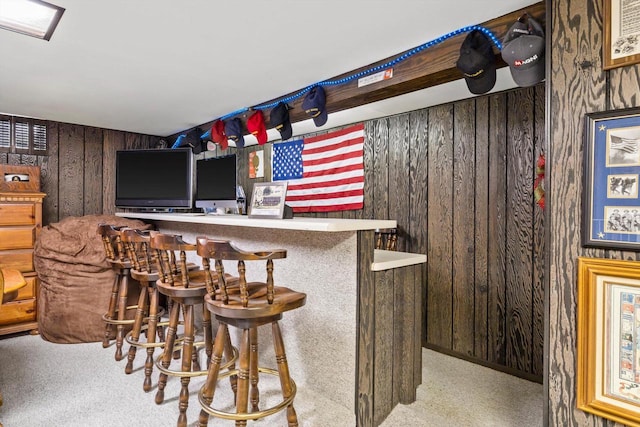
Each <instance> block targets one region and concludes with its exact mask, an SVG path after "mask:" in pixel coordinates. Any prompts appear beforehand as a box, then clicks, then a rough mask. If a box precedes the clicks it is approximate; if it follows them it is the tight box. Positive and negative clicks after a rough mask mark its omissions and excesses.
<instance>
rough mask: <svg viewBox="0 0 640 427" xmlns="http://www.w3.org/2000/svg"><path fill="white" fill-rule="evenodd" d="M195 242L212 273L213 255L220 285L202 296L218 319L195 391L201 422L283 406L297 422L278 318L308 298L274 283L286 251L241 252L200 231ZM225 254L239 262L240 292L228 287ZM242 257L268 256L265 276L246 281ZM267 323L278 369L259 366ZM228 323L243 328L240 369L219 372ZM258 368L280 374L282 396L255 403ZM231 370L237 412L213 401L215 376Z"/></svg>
mask: <svg viewBox="0 0 640 427" xmlns="http://www.w3.org/2000/svg"><path fill="white" fill-rule="evenodd" d="M197 246H198V248H197V251H198V255H200V256H201V257H202V264H203V268H204V270H205V272H207V273H211V268H210V259H215V269H216V273H217V277H218V282H217V284H218V286H217V287H216V289H214V290H212V292H209V293H208V294H207V295H206V296H205V303H206V307H207V309H208V310H209V311H211V313H213V315H214V316H215V318H216V319H217V320H218V322H219V326H218V332H217V334H216V339H215V342H214V345H213V354H212V357H211V363H210V365H209V371H208V374H207V379H206V381H205V384H204V385H203V387H202V388H201V389H200V392H199V394H198V399H199V402H200V405H201V406H202V410H201V412H200V417H199V425H200V426H206V425H207V423H208V419H209V416H210V415H212V416H215V417H218V418H222V419H228V420H235V421H236V426H246V425H247V420H257V419H260V418H265V417H267V416H270V415H273V414H275V413H277V412H279V411H282V410H285V409H286V411H287V423H288V425H289V427H294V426H298V417H297V415H296V412H295V409H294V406H293V400H294V398H295V395H296V384H295V382H294V381H293V379H292V378H291V376H290V374H289V365H288V362H287V357H286V352H285V348H284V341H283V339H282V333H281V330H280V325H279V320H280V319H282V315H283V313H285V312H287V311H291V310H295V309H297V308H300V307H302V306H303V305H304V304H305V303H306V297H307V296H306V294H304V293H301V292H296V291H293V290H291V289H289V288H286V287H281V286H274V281H273V260H274V259H281V258H285V257H286V254H287V252H286V251H285V250H283V249H276V250H266V251H257V252H245V251H242V250H240V249H238V248H236V247H235V246H233V244H232V243H231V242H229V241H223V240H212V239H207V238H206V237H199V238H198V239H197ZM228 260H235V261H237V263H238V285H237V286H236V288H235V289H236V290H237V291H239V292H229V288H228V287H227V283H226V282H227V281H226V275H225V273H224V265H223V263H222V261H228ZM245 261H263V262H266V270H267V278H266V281H265V282H249V283H247V280H246V266H245ZM267 324H270V325H271V330H272V335H273V345H274V350H275V356H276V357H275V359H276V360H275V361H276V364H277V369H271V368H268V367H264V366H259V352H258V327H260V326H262V325H267ZM229 326H233V327H236V328H238V329H240V330H241V331H242V338H241V340H240V355H239V361H238V365H239V366H238V369H231V370H229V371H228V372H226V373H223V374H222V375H221V374H220V371H221V369H222V366H221V360H222V353H223V348H224V344H225V343H224V338H223V337H226V336H228V334H229V331H228V327H229ZM260 374H267V375H275V376H278V377H279V379H280V388H281V392H282V401H281V402H279V403H277V404H275V405H273V406H271V407H269V408H263V409H260V408H259V403H260V395H259V390H258V383H259V375H260ZM229 375H237V376H238V386H237V392H236V395H235V409H236V412H228V411H225V410H222V409H221V408H220V407H219V406H218V405H215V404H214V395H215V391H216V388H217V385H218V381H219V380H220V379H222V378H224V377H226V376H229ZM249 402H251V412H249V410H248V409H249V408H248V405H249Z"/></svg>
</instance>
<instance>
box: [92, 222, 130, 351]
mask: <svg viewBox="0 0 640 427" xmlns="http://www.w3.org/2000/svg"><path fill="white" fill-rule="evenodd" d="M125 228H126V227H117V226H114V225H111V224H99V225H98V234H99V235H100V236H101V237H102V243H103V244H104V250H105V253H106V255H107V261H108V262H109V264H110V265H111V268H112V269H113V270H114V272H115V273H116V280H115V282H114V283H113V287H112V288H111V298H110V299H109V307H108V308H107V312H106V313H105V314H103V315H102V320H103V321H104V322H105V330H104V339H103V340H102V347H104V348H107V347H108V346H109V341H110V339H111V336H112V333H113V327H114V326H115V327H116V353H115V359H116V360H117V361H120V360H122V358H123V355H122V344H123V342H124V329H125V325H133V323H134V320H133V319H127V316H126V313H127V310H135V309H137V308H138V307H137V306H127V299H128V297H129V275H130V270H131V265H132V264H131V260H129V258H128V257H127V253H126V251H125V248H124V245H123V243H122V238H121V233H122V230H123V229H125Z"/></svg>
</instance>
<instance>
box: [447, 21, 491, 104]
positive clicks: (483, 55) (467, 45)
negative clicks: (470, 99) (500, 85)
mask: <svg viewBox="0 0 640 427" xmlns="http://www.w3.org/2000/svg"><path fill="white" fill-rule="evenodd" d="M456 67H458V69H459V70H460V71H462V74H463V75H464V80H465V82H466V83H467V87H468V88H469V91H471V93H474V94H477V95H479V94H482V93H486V92H489V91H490V90H491V89H493V86H495V84H496V58H495V55H494V54H493V46H492V44H491V40H489V38H488V37H487V36H486V35H485V34H484V33H483V32H482V31H480V30H473V31H471V32H470V33H469V34H468V35H467V37H466V38H465V39H464V41H463V42H462V45H461V46H460V57H459V58H458V62H456Z"/></svg>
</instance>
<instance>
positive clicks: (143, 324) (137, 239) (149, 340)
mask: <svg viewBox="0 0 640 427" xmlns="http://www.w3.org/2000/svg"><path fill="white" fill-rule="evenodd" d="M151 233H152V231H149V230H138V229H133V228H127V229H124V230H122V232H121V238H122V242H123V244H124V247H125V250H126V252H127V254H128V258H129V259H130V260H131V262H132V266H131V270H130V272H129V273H130V275H131V278H132V279H134V280H137V281H138V282H139V283H140V296H139V298H138V308H137V310H136V315H135V318H134V322H133V329H131V331H129V332H128V333H127V334H126V335H125V337H124V339H125V341H126V342H127V343H129V345H130V347H129V352H128V354H127V365H126V366H125V370H124V371H125V373H126V374H130V373H131V372H132V370H133V361H134V360H135V357H136V350H137V349H138V347H140V348H144V349H146V352H147V358H146V361H145V364H144V382H143V385H142V388H143V390H144V391H149V390H151V374H152V372H153V363H154V362H153V353H154V351H155V349H156V348H157V347H162V346H163V345H164V329H163V328H164V326H166V325H167V324H168V322H161V321H160V318H161V317H162V315H163V314H164V313H165V311H164V308H163V307H161V306H160V304H159V298H158V291H157V288H156V281H157V280H158V278H159V274H158V270H157V262H156V258H155V255H156V253H155V252H154V251H152V250H151V248H150V245H149V244H150V241H151V237H150V236H151ZM143 332H144V333H145V335H146V341H140V335H141V334H142V333H143ZM156 334H157V337H158V339H157V341H156Z"/></svg>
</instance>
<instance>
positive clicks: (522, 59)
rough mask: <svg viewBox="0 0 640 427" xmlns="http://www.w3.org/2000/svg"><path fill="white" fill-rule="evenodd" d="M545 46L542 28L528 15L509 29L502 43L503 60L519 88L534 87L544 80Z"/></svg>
mask: <svg viewBox="0 0 640 427" xmlns="http://www.w3.org/2000/svg"><path fill="white" fill-rule="evenodd" d="M544 45H545V42H544V30H543V29H542V26H541V25H540V24H539V23H538V22H537V21H536V20H535V19H533V18H531V17H529V16H528V15H523V16H522V17H521V18H520V19H518V21H516V23H515V24H513V25H512V26H511V28H509V31H508V32H507V34H506V36H505V37H504V40H503V42H502V59H504V61H505V62H506V63H507V65H509V70H510V71H511V77H513V81H515V82H516V84H517V85H518V86H522V87H527V86H533V85H535V84H537V83H539V82H541V81H542V80H544V74H545V73H544V72H545V66H544V64H545V60H544Z"/></svg>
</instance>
